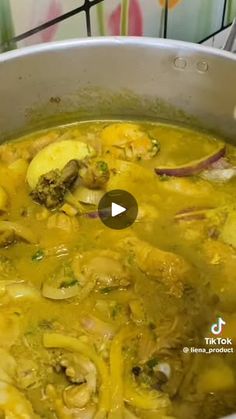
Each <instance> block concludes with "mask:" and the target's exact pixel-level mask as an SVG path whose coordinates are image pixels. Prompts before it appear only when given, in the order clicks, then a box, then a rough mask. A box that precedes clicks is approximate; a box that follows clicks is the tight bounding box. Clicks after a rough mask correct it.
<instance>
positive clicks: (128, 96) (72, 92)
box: [0, 37, 236, 419]
mask: <svg viewBox="0 0 236 419" xmlns="http://www.w3.org/2000/svg"><path fill="white" fill-rule="evenodd" d="M116 117H123V118H124V117H125V118H142V119H146V118H148V119H156V118H158V119H160V118H164V119H168V120H171V121H172V122H178V123H188V124H189V123H191V124H193V125H198V126H201V127H203V128H205V129H209V130H214V131H215V132H217V133H220V134H222V135H224V136H226V137H227V138H228V140H229V141H230V140H231V141H236V56H234V55H233V54H231V53H228V52H224V51H219V50H215V49H212V48H204V47H202V46H198V45H194V44H188V43H184V42H177V41H165V40H158V39H150V38H145V39H141V38H119V37H117V38H97V39H96V38H95V39H86V40H73V41H66V42H59V43H52V44H46V45H39V46H35V47H30V48H25V49H21V50H18V51H14V52H10V53H5V54H2V55H0V140H1V141H3V140H4V139H5V138H7V137H10V136H11V135H14V133H16V132H17V131H24V130H27V129H35V128H38V127H43V126H45V125H52V124H54V123H56V122H64V121H73V120H78V119H88V118H116ZM229 418H232V419H234V418H236V415H232V416H230V417H229Z"/></svg>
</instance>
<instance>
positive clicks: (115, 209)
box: [111, 202, 127, 217]
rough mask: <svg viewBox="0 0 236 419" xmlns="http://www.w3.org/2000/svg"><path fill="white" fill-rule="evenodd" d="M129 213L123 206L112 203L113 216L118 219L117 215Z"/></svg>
mask: <svg viewBox="0 0 236 419" xmlns="http://www.w3.org/2000/svg"><path fill="white" fill-rule="evenodd" d="M125 211H127V209H126V208H125V207H122V206H121V205H118V204H115V202H112V203H111V216H112V217H116V216H117V215H120V214H122V213H123V212H125Z"/></svg>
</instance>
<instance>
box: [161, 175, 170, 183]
mask: <svg viewBox="0 0 236 419" xmlns="http://www.w3.org/2000/svg"><path fill="white" fill-rule="evenodd" d="M159 179H160V181H161V182H166V181H167V180H169V179H170V176H168V175H160V176H159Z"/></svg>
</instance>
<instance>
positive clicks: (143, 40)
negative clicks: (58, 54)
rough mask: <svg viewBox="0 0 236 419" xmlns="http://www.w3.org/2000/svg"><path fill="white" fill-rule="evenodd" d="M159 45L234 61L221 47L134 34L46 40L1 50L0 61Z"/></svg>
mask: <svg viewBox="0 0 236 419" xmlns="http://www.w3.org/2000/svg"><path fill="white" fill-rule="evenodd" d="M100 46H101V47H104V46H107V47H114V46H119V47H122V46H126V47H127V46H129V47H147V46H149V47H160V48H161V49H173V48H175V49H176V50H178V49H179V50H181V52H183V51H185V52H186V53H200V54H201V53H203V54H204V53H205V54H207V55H212V56H215V57H219V58H224V59H227V60H232V61H235V62H236V54H234V53H232V52H229V51H224V50H222V49H218V48H213V47H208V46H204V45H202V44H195V43H192V42H186V41H177V40H172V39H163V38H151V37H135V36H104V37H102V36H98V37H91V38H75V39H68V40H64V41H55V42H48V43H43V44H35V45H32V46H28V47H22V48H19V49H16V50H13V51H8V52H3V53H2V54H0V63H4V62H5V61H9V60H14V59H16V58H21V57H24V56H29V55H34V54H38V53H44V52H46V53H47V52H52V51H58V50H67V49H69V48H75V47H80V48H86V47H88V48H90V47H100Z"/></svg>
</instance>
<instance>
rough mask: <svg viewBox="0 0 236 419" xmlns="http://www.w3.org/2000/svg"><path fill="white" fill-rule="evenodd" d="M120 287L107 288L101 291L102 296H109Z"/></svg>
mask: <svg viewBox="0 0 236 419" xmlns="http://www.w3.org/2000/svg"><path fill="white" fill-rule="evenodd" d="M117 289H118V287H105V288H101V289H100V293H101V294H108V293H109V292H112V291H116V290H117Z"/></svg>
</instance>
